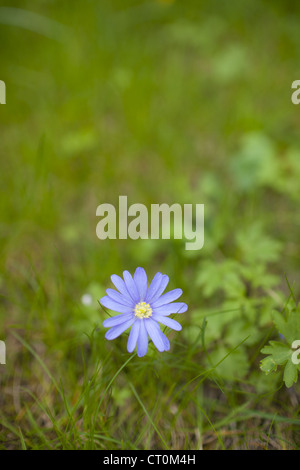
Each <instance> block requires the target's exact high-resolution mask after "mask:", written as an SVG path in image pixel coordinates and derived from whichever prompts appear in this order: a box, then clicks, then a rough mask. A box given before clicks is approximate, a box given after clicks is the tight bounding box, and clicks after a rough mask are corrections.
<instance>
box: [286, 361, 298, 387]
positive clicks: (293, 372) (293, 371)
mask: <svg viewBox="0 0 300 470" xmlns="http://www.w3.org/2000/svg"><path fill="white" fill-rule="evenodd" d="M297 379H298V367H297V365H296V364H293V362H292V361H291V360H289V361H288V362H287V363H286V366H285V368H284V373H283V380H284V383H285V385H286V386H287V387H288V388H290V387H291V386H292V385H293V383H296V382H297Z"/></svg>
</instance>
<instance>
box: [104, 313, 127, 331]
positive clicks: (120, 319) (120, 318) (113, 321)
mask: <svg viewBox="0 0 300 470" xmlns="http://www.w3.org/2000/svg"><path fill="white" fill-rule="evenodd" d="M131 318H133V313H128V314H124V313H121V315H116V316H115V317H110V318H106V320H104V322H103V323H102V325H103V327H104V328H111V327H112V326H117V325H121V323H125V322H126V321H128V320H130V319H131Z"/></svg>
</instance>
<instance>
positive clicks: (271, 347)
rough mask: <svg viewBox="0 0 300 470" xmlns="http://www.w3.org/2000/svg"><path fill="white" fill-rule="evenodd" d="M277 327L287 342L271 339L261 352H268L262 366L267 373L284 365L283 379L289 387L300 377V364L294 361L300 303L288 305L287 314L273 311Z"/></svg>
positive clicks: (299, 319) (298, 331) (298, 338)
mask: <svg viewBox="0 0 300 470" xmlns="http://www.w3.org/2000/svg"><path fill="white" fill-rule="evenodd" d="M273 321H274V324H275V327H276V329H277V331H278V333H279V334H280V335H282V339H284V340H285V341H286V342H285V343H283V342H279V341H269V344H268V345H267V346H264V347H263V349H262V350H261V352H262V353H263V354H267V357H265V358H264V359H263V360H262V361H261V365H260V368H261V370H262V371H264V372H265V373H266V374H269V373H271V372H273V371H276V369H277V366H284V372H283V381H284V383H285V385H286V386H287V387H288V388H289V387H291V386H292V385H293V384H294V383H295V382H297V379H298V371H300V365H299V364H295V362H294V361H293V353H294V351H293V349H292V344H293V342H294V341H299V340H300V304H298V306H297V307H296V306H292V307H291V306H287V307H286V309H285V315H284V314H282V313H279V312H274V313H273Z"/></svg>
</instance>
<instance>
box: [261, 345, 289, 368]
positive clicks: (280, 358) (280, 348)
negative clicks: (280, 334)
mask: <svg viewBox="0 0 300 470" xmlns="http://www.w3.org/2000/svg"><path fill="white" fill-rule="evenodd" d="M261 352H262V353H263V354H269V355H270V356H271V357H272V359H273V361H274V363H275V364H277V365H282V364H284V363H285V362H286V361H288V360H289V359H290V358H291V355H292V351H291V349H290V348H289V347H288V346H287V345H286V344H283V343H280V342H279V341H270V342H269V345H268V346H265V347H264V348H263V349H262V350H261Z"/></svg>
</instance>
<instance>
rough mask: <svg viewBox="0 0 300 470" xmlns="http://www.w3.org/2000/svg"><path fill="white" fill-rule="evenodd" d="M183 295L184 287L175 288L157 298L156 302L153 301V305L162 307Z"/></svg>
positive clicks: (153, 306)
mask: <svg viewBox="0 0 300 470" xmlns="http://www.w3.org/2000/svg"><path fill="white" fill-rule="evenodd" d="M181 295H182V289H174V290H171V291H170V292H167V293H166V294H164V295H162V296H161V297H159V299H157V300H156V301H155V302H153V301H152V302H151V307H152V308H155V307H161V306H162V305H166V304H169V303H170V302H173V301H174V300H177V299H178V298H179V297H180V296H181Z"/></svg>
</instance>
